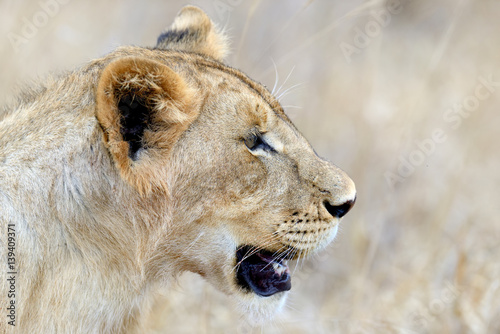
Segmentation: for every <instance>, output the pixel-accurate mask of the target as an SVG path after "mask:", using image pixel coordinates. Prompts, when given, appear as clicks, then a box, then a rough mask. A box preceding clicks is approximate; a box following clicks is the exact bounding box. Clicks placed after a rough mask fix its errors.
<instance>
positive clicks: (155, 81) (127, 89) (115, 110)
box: [97, 57, 197, 193]
mask: <svg viewBox="0 0 500 334" xmlns="http://www.w3.org/2000/svg"><path fill="white" fill-rule="evenodd" d="M193 96H194V94H193V93H192V91H191V89H190V88H189V87H188V86H187V85H186V83H185V82H184V80H183V79H182V78H181V77H180V76H179V75H178V74H177V73H175V72H174V71H173V70H172V69H170V68H169V67H167V66H166V65H164V64H162V63H159V62H157V61H152V60H148V59H145V58H138V57H124V58H119V59H117V60H114V61H113V62H111V63H110V64H109V65H107V67H106V68H105V69H104V70H103V72H102V74H101V77H100V80H99V85H98V87H97V119H98V121H99V123H100V125H101V127H102V129H103V131H104V142H105V144H106V146H107V147H108V149H109V151H110V153H111V155H112V157H113V160H114V161H115V164H116V166H117V168H118V169H119V170H120V173H121V175H122V177H124V178H125V179H126V180H127V181H128V182H129V183H130V184H132V185H133V186H135V187H136V188H137V189H138V190H139V191H140V192H141V193H145V192H148V191H150V190H153V189H161V188H165V184H164V183H163V182H164V175H159V173H160V171H161V170H162V167H163V166H165V161H166V160H165V159H167V158H168V156H169V153H170V150H171V148H172V146H173V145H174V144H175V142H176V141H177V140H178V138H179V137H180V135H181V134H182V132H184V130H185V129H186V128H187V127H188V126H189V124H191V122H192V121H193V120H194V119H195V118H196V117H197V111H196V110H197V108H195V107H193V103H194V102H193ZM165 189H166V188H165Z"/></svg>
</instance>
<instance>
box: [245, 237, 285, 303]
mask: <svg viewBox="0 0 500 334" xmlns="http://www.w3.org/2000/svg"><path fill="white" fill-rule="evenodd" d="M236 259H237V264H238V270H237V272H236V280H237V282H238V285H240V286H241V287H242V288H244V289H246V290H251V291H253V292H255V293H256V294H258V295H259V296H263V297H268V296H272V295H274V294H275V293H278V292H283V291H288V290H290V289H291V287H292V282H291V276H290V270H289V268H288V265H287V261H286V260H285V259H283V258H282V257H280V256H279V255H276V254H275V253H273V252H269V251H265V250H258V251H257V250H255V248H253V247H251V246H243V247H240V248H238V250H237V251H236Z"/></svg>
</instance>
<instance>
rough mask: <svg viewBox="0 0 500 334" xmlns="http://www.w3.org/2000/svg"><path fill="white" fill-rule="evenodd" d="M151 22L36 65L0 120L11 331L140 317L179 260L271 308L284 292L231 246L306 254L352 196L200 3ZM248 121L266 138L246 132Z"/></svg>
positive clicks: (256, 313) (257, 309) (1, 211)
mask: <svg viewBox="0 0 500 334" xmlns="http://www.w3.org/2000/svg"><path fill="white" fill-rule="evenodd" d="M181 32H186V34H184V35H182V34H181ZM162 36H163V37H164V38H163V40H159V43H158V45H157V47H156V48H153V49H148V48H140V47H122V48H119V49H117V50H116V51H114V52H112V53H111V54H109V55H107V56H105V57H104V58H101V59H97V60H95V61H93V62H91V63H89V64H88V65H86V66H84V67H83V68H81V69H79V70H76V71H74V72H71V73H69V74H66V75H64V76H62V77H60V78H55V79H51V80H48V81H47V82H46V83H45V84H44V85H42V87H41V88H40V89H37V90H36V91H37V94H35V95H34V96H32V97H30V98H29V99H26V100H25V101H23V102H22V103H21V104H20V105H19V106H18V107H17V108H15V110H13V111H12V112H11V113H10V114H9V115H8V116H7V117H6V118H5V119H4V120H3V121H2V122H1V123H0V175H1V178H0V222H1V224H2V233H6V232H5V231H6V230H7V227H6V225H7V224H8V223H11V224H14V225H15V229H16V250H15V256H16V261H17V262H16V268H17V271H18V275H17V277H16V280H17V281H16V297H15V301H16V306H17V308H16V310H17V314H16V328H15V329H16V330H17V332H19V333H88V332H102V333H124V332H127V333H128V332H141V328H143V326H144V324H143V322H144V319H145V317H146V316H147V313H148V309H149V308H150V306H151V304H152V303H153V301H154V296H155V291H157V289H158V288H159V287H161V286H163V285H165V284H166V283H167V282H169V281H170V280H171V279H172V278H173V277H175V276H176V275H178V274H179V273H181V272H183V271H192V272H195V273H199V274H200V275H202V276H204V277H205V278H206V279H207V280H208V281H209V282H211V283H212V284H214V285H215V286H216V287H217V288H218V289H220V290H221V291H223V292H225V293H227V294H228V295H231V296H232V297H233V299H234V300H235V301H236V303H237V304H238V305H239V307H240V308H241V310H242V312H243V313H246V314H248V315H249V316H250V317H251V318H252V319H254V320H255V321H260V320H262V319H266V318H269V317H271V316H272V315H273V314H274V313H275V312H276V311H277V310H279V308H280V307H281V306H282V305H283V303H284V300H285V298H286V294H287V293H286V292H280V293H277V294H275V295H272V296H270V297H260V296H257V295H256V294H254V293H252V292H249V291H245V290H244V289H241V287H240V286H238V284H237V283H236V280H235V270H234V268H235V266H237V263H236V259H235V251H236V249H237V248H238V247H239V246H241V245H251V246H253V247H255V248H256V249H266V250H269V251H273V252H281V253H284V252H288V256H289V257H295V258H297V257H299V256H306V255H307V254H310V253H311V252H313V251H316V250H318V249H320V248H322V247H324V246H325V245H327V244H328V243H329V242H330V241H332V240H333V238H334V237H335V234H336V230H337V227H338V222H339V219H340V217H341V216H342V215H343V214H344V213H345V212H346V211H347V210H348V209H349V208H350V206H351V205H352V203H353V202H354V199H355V188H354V184H353V182H352V181H351V180H350V179H349V177H348V176H347V175H346V174H345V173H344V172H343V171H341V170H340V169H339V168H337V167H335V166H334V165H332V164H330V163H328V162H326V161H324V160H322V159H320V158H319V157H318V156H317V155H316V154H315V153H314V151H313V149H312V148H311V147H310V145H309V144H308V143H307V141H306V140H305V139H304V138H303V137H302V136H301V135H300V133H299V132H298V131H297V130H296V128H295V127H294V126H293V124H292V123H291V122H290V120H289V119H288V118H287V117H286V115H285V114H284V112H283V109H282V108H281V106H280V105H279V103H278V101H277V100H276V99H275V98H274V97H273V96H272V95H271V94H270V93H269V92H268V91H267V89H265V88H264V87H263V86H261V85H260V84H258V83H256V82H254V81H252V80H251V79H249V78H248V77H247V76H246V75H245V74H243V73H241V72H240V71H237V70H235V69H233V68H230V67H228V66H226V65H224V64H223V63H222V62H221V60H222V57H223V55H224V53H225V51H226V46H225V42H224V41H225V38H224V37H223V36H222V35H221V34H219V33H217V31H216V29H215V28H214V26H213V24H212V23H211V21H210V20H209V19H208V17H207V16H206V15H205V14H204V13H203V12H202V11H201V10H200V9H198V8H196V7H185V8H184V9H183V10H182V11H181V12H180V14H179V16H178V17H177V18H176V20H175V22H174V25H173V26H172V27H171V28H170V30H168V31H167V32H166V33H164V34H163V35H162ZM182 36H187V37H186V38H181V37H182ZM176 41H177V42H176ZM257 134H258V135H259V136H261V137H262V138H263V140H265V142H266V143H267V144H268V145H269V146H268V147H267V148H269V147H272V150H269V149H267V148H266V149H263V148H261V147H257V146H252V145H255V142H252V140H254V141H255V138H256V137H255V136H256V135H257ZM252 138H253V139H252ZM325 203H327V204H325ZM329 208H330V209H329ZM332 208H344V209H345V210H343V213H339V214H338V215H336V214H332V212H334V211H332ZM4 225H5V226H4ZM0 246H1V248H0V249H1V251H0V252H1V254H0V255H1V257H2V259H5V258H6V256H7V255H6V254H7V244H6V242H5V239H4V238H3V236H2V237H1V238H0ZM2 272H3V271H2ZM1 281H2V282H1V283H0V286H1V288H2V291H1V293H2V296H5V295H6V291H7V289H8V286H7V282H6V279H5V277H3V276H2V280H1ZM2 298H3V297H2ZM2 300H3V299H2ZM2 309H3V306H2ZM2 318H4V316H3V315H2ZM7 329H9V330H12V329H13V327H12V326H9V325H7V323H6V321H5V319H3V320H2V321H1V322H0V332H4V331H6V330H7Z"/></svg>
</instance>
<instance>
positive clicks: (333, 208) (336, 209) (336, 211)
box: [323, 199, 356, 218]
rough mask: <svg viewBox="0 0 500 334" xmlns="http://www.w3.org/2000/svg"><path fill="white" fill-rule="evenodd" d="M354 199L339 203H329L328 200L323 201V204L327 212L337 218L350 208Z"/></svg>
mask: <svg viewBox="0 0 500 334" xmlns="http://www.w3.org/2000/svg"><path fill="white" fill-rule="evenodd" d="M355 201H356V199H354V200H352V201H351V200H350V201H347V202H345V203H343V204H340V205H331V204H330V203H329V202H328V201H324V202H323V205H324V206H325V208H326V210H327V211H328V213H329V214H331V215H332V216H334V217H337V218H342V217H344V216H345V215H346V213H348V212H349V210H351V208H352V207H353V205H354V202H355Z"/></svg>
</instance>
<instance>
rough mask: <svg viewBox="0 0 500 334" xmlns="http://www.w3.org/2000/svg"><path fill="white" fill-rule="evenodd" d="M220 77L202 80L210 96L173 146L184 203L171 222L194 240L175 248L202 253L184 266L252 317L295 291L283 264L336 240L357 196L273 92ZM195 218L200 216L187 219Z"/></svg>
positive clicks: (176, 193)
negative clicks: (239, 303)
mask: <svg viewBox="0 0 500 334" xmlns="http://www.w3.org/2000/svg"><path fill="white" fill-rule="evenodd" d="M214 74H218V75H214V76H213V77H211V78H210V82H205V83H204V86H205V87H208V86H210V85H211V86H212V87H211V89H210V91H212V92H214V93H212V94H208V95H207V96H206V97H205V99H204V104H203V105H202V108H201V111H200V114H199V117H198V119H197V120H196V121H195V122H194V123H193V124H191V126H190V127H189V128H188V130H187V131H186V132H185V133H184V134H183V135H182V136H181V138H180V140H179V142H178V143H177V145H176V146H175V147H174V149H173V150H174V155H173V156H174V157H175V160H176V166H178V168H179V170H178V172H177V175H176V181H175V182H174V183H173V184H176V186H175V188H174V193H173V196H174V198H179V199H180V200H179V202H182V203H183V205H182V206H179V207H178V208H177V209H176V210H174V211H176V212H179V215H180V217H179V218H178V219H174V221H176V222H177V225H176V227H175V228H178V229H179V232H181V231H186V230H188V231H189V234H186V238H185V240H184V241H183V242H181V243H179V244H182V245H189V246H185V249H184V250H179V251H184V252H185V255H186V256H187V257H189V258H190V259H197V261H193V262H191V261H190V263H189V264H188V266H187V267H186V269H188V270H191V271H194V272H198V273H200V274H202V275H203V276H205V277H206V278H207V279H208V280H210V281H211V282H212V283H214V284H215V285H216V286H217V287H219V289H221V290H222V291H225V292H227V293H230V294H232V295H234V296H236V297H237V298H242V300H244V301H245V302H244V303H243V304H242V306H243V307H245V308H247V307H246V306H247V305H253V306H254V307H253V308H250V309H252V310H253V313H254V318H255V315H261V316H262V315H268V314H272V313H273V311H274V310H276V309H277V307H276V306H277V305H279V304H281V303H282V301H284V298H285V295H286V291H287V290H289V289H290V287H291V277H290V272H289V269H288V266H287V260H290V259H296V258H298V257H304V256H306V255H308V254H310V253H312V252H314V251H316V250H318V249H321V248H323V247H324V246H325V245H327V244H328V243H330V242H331V241H332V240H333V239H334V238H335V235H336V234H337V229H338V225H339V220H340V218H341V217H342V216H343V215H344V214H345V213H347V211H349V209H350V208H351V206H352V205H353V203H354V200H355V196H356V192H355V187H354V184H353V182H352V181H351V179H350V178H349V177H348V176H347V175H346V174H345V173H344V172H343V171H342V170H340V169H339V168H337V167H336V166H334V165H332V164H330V163H328V162H326V161H324V160H322V159H321V158H319V157H318V156H317V155H316V153H315V152H314V150H313V149H312V148H311V146H310V145H309V143H308V142H307V141H306V140H305V139H304V137H302V135H301V134H300V133H299V132H298V131H297V129H296V128H295V127H294V126H293V124H292V123H291V122H290V120H289V119H288V118H287V117H286V116H285V114H284V113H283V112H282V110H281V107H279V105H278V104H277V102H276V100H274V99H273V98H272V96H270V95H269V94H262V95H261V94H259V93H258V92H256V91H255V90H253V89H250V88H249V87H248V85H246V84H245V83H244V82H243V81H242V80H241V79H239V78H235V77H233V76H231V75H228V74H227V73H214ZM245 80H248V79H247V78H245ZM253 84H254V85H257V84H255V83H253ZM259 89H260V90H261V92H265V89H264V88H263V87H261V86H260V87H259ZM193 166H196V168H194V169H193ZM184 197H187V198H190V199H192V201H191V202H188V203H186V202H185V201H183V200H181V199H182V198H184ZM190 214H191V215H196V218H195V219H186V218H185V216H186V215H190ZM181 217H182V218H181ZM188 220H189V221H190V223H189V225H188V224H185V223H184V222H185V221H188ZM271 296H272V297H271ZM246 312H248V310H247V311H246Z"/></svg>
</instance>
